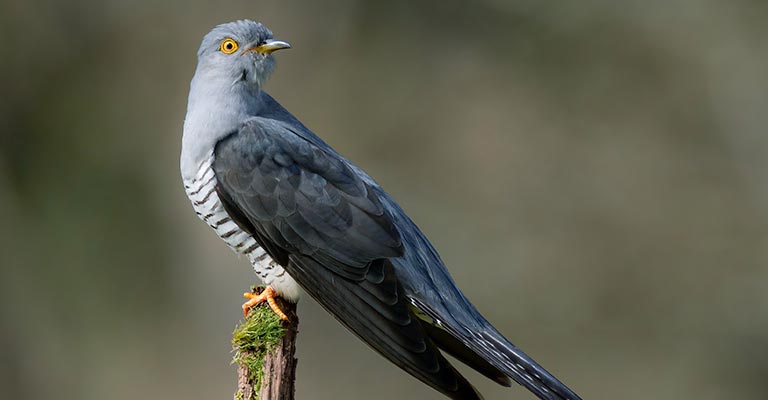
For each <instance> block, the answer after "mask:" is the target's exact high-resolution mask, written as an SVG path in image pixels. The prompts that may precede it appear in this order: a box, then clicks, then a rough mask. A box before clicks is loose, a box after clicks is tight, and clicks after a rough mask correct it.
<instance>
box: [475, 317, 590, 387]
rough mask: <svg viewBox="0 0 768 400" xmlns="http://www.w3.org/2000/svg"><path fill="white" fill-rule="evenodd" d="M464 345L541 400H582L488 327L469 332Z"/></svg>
mask: <svg viewBox="0 0 768 400" xmlns="http://www.w3.org/2000/svg"><path fill="white" fill-rule="evenodd" d="M463 342H464V343H465V345H466V346H467V347H469V348H470V349H471V350H472V351H474V352H475V353H476V354H478V355H480V356H481V357H482V358H483V359H485V360H486V361H488V363H490V364H491V365H493V366H494V367H496V368H498V369H499V370H500V371H501V372H503V373H504V374H505V375H506V376H508V377H510V378H512V379H514V380H515V382H517V383H519V384H520V385H522V386H524V387H525V388H526V389H528V390H530V391H531V392H533V393H534V394H536V396H538V397H539V398H540V399H544V400H581V397H579V395H577V394H576V393H574V392H573V391H572V390H571V389H569V388H568V387H567V386H565V384H563V383H562V382H560V381H559V380H558V379H557V378H555V377H554V376H553V375H552V374H550V373H549V372H548V371H547V370H545V369H544V368H543V367H542V366H541V365H539V364H538V363H537V362H536V361H534V360H533V359H532V358H531V357H529V356H528V355H527V354H525V353H523V352H522V351H521V350H520V349H519V348H517V347H516V346H515V345H513V344H512V343H510V342H509V340H507V339H506V338H505V337H504V336H503V335H502V334H501V333H499V332H498V331H497V330H496V329H495V328H493V327H492V326H490V324H488V329H486V330H483V331H482V332H471V331H470V332H469V333H468V335H467V337H465V338H464V340H463ZM470 366H471V365H470Z"/></svg>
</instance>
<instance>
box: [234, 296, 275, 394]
mask: <svg viewBox="0 0 768 400" xmlns="http://www.w3.org/2000/svg"><path fill="white" fill-rule="evenodd" d="M283 335H285V327H283V321H282V320H281V319H280V317H279V316H277V314H275V313H274V312H273V311H272V309H271V308H269V306H268V305H267V304H266V303H264V304H260V305H259V306H257V307H254V308H251V311H250V312H249V313H248V317H247V318H246V319H245V320H244V321H242V322H241V323H240V324H239V325H238V326H237V327H236V328H235V331H234V332H232V346H233V350H234V352H235V356H234V358H233V360H232V362H233V363H237V364H240V365H243V366H245V367H246V368H247V369H248V379H249V380H251V381H252V382H253V387H254V389H255V392H256V393H257V392H258V391H259V389H260V388H261V380H262V378H263V375H264V371H263V370H262V367H263V365H264V357H265V356H266V355H267V353H268V352H270V351H272V350H273V349H274V348H275V346H277V344H278V343H279V342H280V339H282V337H283ZM238 394H239V395H240V396H241V397H242V393H238ZM236 396H237V394H236Z"/></svg>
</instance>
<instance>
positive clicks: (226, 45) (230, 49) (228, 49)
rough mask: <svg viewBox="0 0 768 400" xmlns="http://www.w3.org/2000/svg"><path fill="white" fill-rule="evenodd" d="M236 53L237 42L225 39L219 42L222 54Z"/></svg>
mask: <svg viewBox="0 0 768 400" xmlns="http://www.w3.org/2000/svg"><path fill="white" fill-rule="evenodd" d="M236 51H237V42H235V41H234V40H232V39H230V38H227V39H224V40H222V41H221V52H222V53H224V54H232V53H234V52H236Z"/></svg>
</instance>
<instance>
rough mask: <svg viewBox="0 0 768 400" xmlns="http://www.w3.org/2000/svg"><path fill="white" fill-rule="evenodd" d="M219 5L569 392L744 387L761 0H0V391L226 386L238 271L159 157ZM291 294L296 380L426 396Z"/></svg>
mask: <svg viewBox="0 0 768 400" xmlns="http://www.w3.org/2000/svg"><path fill="white" fill-rule="evenodd" d="M239 18H251V19H255V20H259V21H262V22H264V23H265V24H266V25H267V26H269V27H270V28H271V29H272V30H273V31H274V33H275V35H276V37H278V38H280V39H284V40H286V41H289V42H290V43H291V44H293V46H294V48H293V49H292V50H289V51H284V52H280V53H278V54H277V55H276V57H277V59H278V68H277V71H276V72H275V74H274V76H273V79H272V80H271V81H270V82H269V83H268V84H267V90H268V91H269V92H270V93H271V94H272V95H273V96H275V97H276V98H277V99H278V100H279V101H280V102H282V104H283V105H285V106H286V107H287V108H288V109H289V110H291V111H292V112H293V113H294V114H296V115H297V116H298V117H299V118H300V119H301V120H302V121H303V122H305V123H306V124H307V125H308V126H309V127H310V128H312V129H313V130H314V131H315V132H317V133H318V134H319V135H320V136H322V137H323V138H324V139H326V140H327V141H328V142H329V143H330V144H331V145H332V146H334V147H335V148H336V149H338V150H339V151H340V152H341V153H343V154H345V155H346V156H347V157H349V158H350V159H351V160H352V161H354V162H355V163H357V164H359V165H360V166H361V167H363V168H365V169H366V170H367V171H368V172H369V173H370V174H371V175H372V176H374V177H376V179H377V180H378V181H379V182H380V183H381V184H382V185H383V186H384V187H385V188H386V189H387V190H388V191H389V192H390V193H391V194H392V195H393V196H394V197H395V198H396V199H398V200H399V201H400V203H401V204H402V205H403V207H404V208H405V209H406V210H407V211H408V212H409V214H410V215H411V216H412V217H413V219H414V220H415V221H416V222H417V223H418V224H419V225H420V226H421V228H422V229H423V230H424V231H425V232H426V233H427V235H428V236H429V237H430V238H431V240H432V241H433V243H434V244H435V246H436V247H437V248H438V250H439V251H440V252H441V254H442V256H443V258H444V260H445V261H446V263H447V264H448V266H449V269H450V271H451V272H452V274H453V276H454V277H455V279H456V281H457V282H458V284H459V286H461V287H462V288H463V289H464V291H465V292H466V294H467V295H468V296H469V297H470V298H471V299H472V300H473V302H474V303H475V304H476V305H477V307H478V308H479V309H480V310H481V311H482V312H483V313H484V314H485V315H486V316H487V317H488V319H489V320H491V321H492V322H494V323H495V324H496V326H497V327H498V328H499V329H500V330H501V331H502V332H504V333H505V334H506V335H507V336H508V337H509V338H510V339H511V340H512V341H513V342H514V343H516V344H518V345H519V346H520V347H522V348H523V349H524V350H525V351H526V352H528V353H529V354H531V355H532V356H533V357H534V358H536V359H537V360H538V361H539V362H540V363H542V364H543V365H544V366H545V367H546V368H548V369H549V370H550V371H552V372H553V373H554V374H555V375H557V376H558V377H560V378H561V379H562V380H563V381H564V382H566V383H567V384H568V385H569V386H571V387H572V388H573V389H574V390H575V391H576V392H577V393H579V394H580V395H581V396H582V397H584V398H585V399H624V400H631V399H638V400H639V399H649V398H650V399H670V400H671V399H697V400H707V399H730V398H751V399H756V398H764V397H765V393H766V392H768V380H767V379H766V376H768V246H766V245H768V162H766V157H767V156H768V135H767V133H768V132H766V126H767V125H768V72H767V71H768V24H766V21H768V3H766V2H765V1H744V0H741V1H728V2H726V1H714V0H698V1H693V0H689V1H683V0H680V1H674V0H673V1H623V2H619V1H607V0H606V1H578V2H575V1H574V2H543V1H539V0H537V1H534V0H521V1H503V0H483V1H459V0H421V1H405V0H394V1H386V2H384V1H382V2H374V1H367V2H364V1H354V0H346V1H331V2H322V1H303V2H298V1H253V0H252V1H227V0H219V1H209V2H206V1H200V0H185V1H181V0H173V1H165V2H154V1H148V0H137V1H119V0H111V1H98V2H97V1H85V0H72V1H53V0H47V1H46V0H37V1H22V0H3V2H2V3H0V39H2V40H0V215H1V216H2V224H0V391H1V392H2V396H1V397H3V398H7V399H21V400H26V399H49V398H55V399H57V400H69V399H73V400H81V399H85V400H90V399H115V400H122V399H143V398H147V399H165V398H171V399H182V398H183V399H226V398H231V395H232V393H233V391H234V387H235V372H234V368H233V367H231V366H230V365H229V362H230V359H231V354H230V344H229V340H230V333H231V331H232V329H233V328H234V326H235V323H236V321H237V320H238V319H239V318H240V308H239V305H240V303H241V302H242V298H241V293H242V292H243V291H245V290H247V289H248V287H249V286H250V285H251V284H253V283H255V282H256V278H255V276H254V275H253V274H252V272H251V270H250V267H249V266H248V263H247V261H246V260H245V259H244V258H238V257H237V256H236V255H234V254H233V253H232V252H231V251H229V250H228V249H227V248H226V246H225V245H224V244H223V243H222V242H221V241H220V240H219V239H218V238H216V236H215V234H214V233H213V232H212V231H211V230H210V229H209V228H207V227H206V226H205V225H204V224H203V223H201V222H200V221H199V220H198V219H197V217H196V216H195V215H194V213H193V212H192V208H191V205H190V204H189V202H188V200H187V198H186V196H185V194H184V191H183V187H182V184H181V181H180V177H179V172H178V155H179V151H180V138H181V126H182V121H183V118H184V114H185V108H186V96H187V91H188V84H189V79H190V78H191V76H192V73H193V71H194V68H195V63H196V59H195V53H196V50H197V47H198V45H199V42H200V39H201V38H202V36H203V35H204V34H205V33H206V32H208V30H210V29H211V28H212V27H213V26H214V25H216V24H218V23H222V22H226V21H230V20H234V19H239ZM299 310H300V315H301V326H300V328H301V333H300V335H299V344H298V346H299V348H298V357H299V370H298V382H297V384H298V398H299V399H319V400H323V399H366V400H375V399H382V400H383V399H387V400H391V399H439V398H441V397H440V396H438V394H437V392H434V391H432V390H431V389H429V388H427V387H426V386H424V385H422V384H420V383H419V382H417V381H416V380H414V379H411V378H410V377H408V376H407V375H406V374H405V373H403V372H401V371H399V370H398V369H397V368H395V367H393V366H391V365H390V364H388V363H387V362H386V361H385V360H384V359H382V358H380V357H379V356H377V355H375V354H374V353H373V352H372V351H369V350H368V349H367V347H365V346H364V345H363V344H362V343H361V342H359V341H358V340H357V339H355V338H354V337H353V336H352V335H351V334H349V333H347V332H346V331H345V330H344V329H343V328H342V327H340V326H339V325H338V324H337V323H336V322H335V321H334V320H333V319H332V318H331V317H330V316H328V315H327V314H326V313H325V312H323V311H322V310H321V309H320V308H319V307H318V306H317V304H315V303H314V302H313V301H311V300H309V299H308V298H305V301H302V302H301V304H300V306H299ZM463 371H467V370H466V369H463ZM467 375H468V377H469V378H470V380H471V381H473V382H474V383H475V384H476V385H477V386H478V388H479V389H480V390H481V391H482V392H483V393H484V394H485V395H486V397H487V398H488V399H502V398H505V399H511V398H516V399H533V397H532V395H529V394H527V393H525V392H524V391H523V390H522V389H519V388H513V389H505V388H501V387H498V386H496V385H495V384H493V383H492V382H490V381H488V380H486V379H484V378H483V377H481V376H479V375H478V374H476V373H474V372H469V371H467Z"/></svg>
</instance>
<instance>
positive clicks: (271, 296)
mask: <svg viewBox="0 0 768 400" xmlns="http://www.w3.org/2000/svg"><path fill="white" fill-rule="evenodd" d="M243 297H245V298H246V299H249V300H248V301H246V302H245V303H243V316H244V317H247V316H248V312H249V311H250V310H251V307H253V306H255V305H258V304H261V303H263V302H265V301H266V302H267V304H269V308H271V309H272V311H274V312H275V314H277V316H278V317H280V319H282V320H283V321H288V316H287V315H285V313H284V312H283V310H281V309H280V307H279V306H278V305H277V302H276V301H275V297H277V292H275V289H272V288H271V287H269V286H267V287H266V288H264V291H263V292H261V293H259V294H256V293H251V292H248V293H243Z"/></svg>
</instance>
